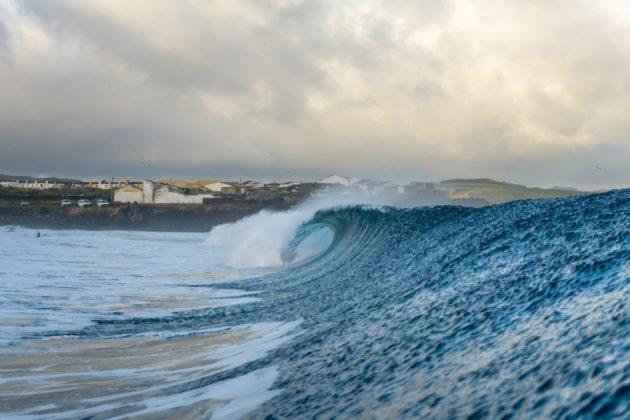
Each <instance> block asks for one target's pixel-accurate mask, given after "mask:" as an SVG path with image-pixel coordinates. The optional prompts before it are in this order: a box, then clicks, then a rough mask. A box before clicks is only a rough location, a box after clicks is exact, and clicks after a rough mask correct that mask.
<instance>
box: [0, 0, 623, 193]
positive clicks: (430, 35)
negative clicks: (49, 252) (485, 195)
mask: <svg viewBox="0 0 630 420" xmlns="http://www.w3.org/2000/svg"><path fill="white" fill-rule="evenodd" d="M629 10H630V7H629V6H627V5H626V2H623V1H617V0H604V1H600V2H587V1H568V0H563V1H557V2H547V1H533V2H520V1H516V0H513V1H500V0H489V1H486V2H483V4H480V3H479V2H473V1H471V0H470V1H446V0H445V1H413V2H412V1H402V0H396V1H387V2H385V1H376V0H368V1H343V2H338V1H299V0H291V1H289V0H285V1H261V0H257V1H255V0H249V1H248V0H238V1H230V2H218V1H217V2H207V1H194V0H190V1H186V2H172V1H167V0H161V1H159V0H155V1H133V2H128V1H122V0H121V1H92V2H84V1H78V0H72V1H71V0H66V1H63V0H60V1H57V2H54V3H53V2H49V1H41V0H40V1H35V0H31V1H28V0H24V1H21V2H19V3H11V2H9V1H7V0H4V1H3V0H0V22H2V25H1V26H0V48H1V49H2V53H1V54H0V83H1V85H2V86H3V92H2V96H3V101H2V102H1V103H0V147H1V148H2V151H3V152H2V153H1V154H0V168H1V169H3V170H4V171H5V172H6V171H8V169H11V170H13V171H20V172H37V171H44V172H52V173H65V174H69V175H73V174H77V175H90V174H95V171H96V172H97V173H96V174H105V173H111V172H113V171H120V172H125V173H126V174H130V175H140V174H142V171H147V170H148V164H151V168H153V169H152V170H154V171H162V172H169V173H180V174H183V175H190V176H198V175H203V174H208V175H216V176H221V175H225V176H238V175H239V174H243V175H258V176H265V175H266V176H268V177H281V176H317V175H320V174H326V173H332V172H340V173H348V174H359V175H374V176H381V177H395V178H416V179H422V178H429V179H431V178H434V179H435V178H441V177H448V176H497V177H500V174H501V173H502V172H503V168H506V167H510V168H512V174H513V177H517V178H516V180H518V181H522V182H531V183H548V184H557V183H574V184H578V185H580V184H581V185H624V184H627V183H628V182H630V173H627V171H625V170H624V167H625V165H626V163H625V160H624V159H623V158H627V157H628V156H630V120H629V119H628V118H627V117H626V115H625V112H624V110H625V109H628V108H629V106H630V95H628V94H627V93H625V92H628V91H630V90H629V89H628V88H629V87H630V71H629V70H630V50H628V48H627V42H625V40H627V39H628V36H630V25H628V23H630V12H629ZM620 156H621V157H623V158H621V159H620ZM595 159H597V162H595ZM595 165H597V166H602V165H604V166H608V167H609V170H608V172H607V174H606V175H605V176H602V175H601V174H598V175H597V176H598V177H599V179H594V174H593V173H592V171H591V169H592V168H593V167H594V166H595ZM4 168H7V169H4Z"/></svg>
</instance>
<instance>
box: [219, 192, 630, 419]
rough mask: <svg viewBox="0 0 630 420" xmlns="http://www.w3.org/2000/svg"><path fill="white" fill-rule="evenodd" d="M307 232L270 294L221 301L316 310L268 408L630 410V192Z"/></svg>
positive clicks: (357, 219)
mask: <svg viewBox="0 0 630 420" xmlns="http://www.w3.org/2000/svg"><path fill="white" fill-rule="evenodd" d="M322 230H327V231H329V232H332V233H331V235H332V236H331V237H329V238H328V240H327V241H323V242H318V241H314V243H315V244H318V245H316V246H307V247H306V248H307V249H308V248H313V249H317V251H313V250H312V249H311V253H310V254H309V257H308V258H306V259H300V258H299V255H300V252H299V248H300V246H301V244H303V243H304V242H305V241H308V238H309V237H312V236H313V235H316V234H317V232H321V231H322ZM296 232H297V233H296V235H294V237H293V239H292V240H290V241H289V242H288V245H286V246H285V248H284V252H283V259H284V261H285V263H289V269H287V270H281V271H278V272H276V273H273V274H270V275H268V276H265V277H263V278H261V279H258V280H257V281H255V282H254V283H253V284H252V285H251V287H252V288H256V289H258V290H265V292H263V295H262V300H261V301H260V302H257V303H256V304H255V305H248V307H247V308H226V309H221V310H220V311H218V312H220V313H221V314H223V315H224V316H228V314H229V317H230V318H234V317H236V318H239V317H241V316H242V317H244V320H251V319H250V317H254V318H256V319H259V318H261V317H262V318H265V317H272V318H278V317H279V318H286V319H303V320H304V324H303V327H304V328H305V330H306V332H305V333H304V334H302V335H300V337H299V338H298V339H296V341H295V342H294V343H293V344H292V345H291V346H289V347H287V348H285V349H283V351H280V352H279V353H277V354H276V355H275V357H274V358H273V360H274V363H278V364H279V365H280V366H281V371H282V374H281V379H280V380H279V383H278V384H277V386H278V387H279V388H281V389H282V390H283V392H281V393H280V394H279V395H278V396H277V397H276V398H274V399H273V400H272V401H270V402H268V403H266V404H265V405H264V406H263V407H262V408H260V409H259V410H258V411H257V412H256V416H258V415H264V414H276V415H277V414H279V413H282V414H283V415H286V416H288V417H294V416H298V417H299V416H302V415H306V414H308V415H322V416H325V417H326V416H328V415H335V414H341V415H343V416H368V417H369V416H373V415H376V416H379V417H380V416H402V417H409V416H413V417H416V416H417V417H453V416H455V417H460V416H472V417H486V416H488V417H492V418H495V417H501V416H506V415H507V416H512V415H515V416H518V417H532V416H543V417H564V416H584V415H589V416H622V415H627V414H628V410H630V357H629V354H630V306H629V299H628V296H629V295H630V191H628V190H625V191H615V192H611V193H606V194H598V195H589V196H581V197H575V198H570V199H563V200H534V201H519V202H513V203H509V204H505V205H501V206H492V207H487V208H482V209H471V208H461V207H447V206H444V207H431V208H428V207H427V208H415V209H397V208H390V207H379V208H375V207H365V206H354V207H347V208H336V209H330V210H320V211H318V212H317V213H316V214H315V215H314V217H313V218H312V219H310V220H309V221H307V222H305V223H304V224H302V225H301V226H300V227H299V228H297V230H296ZM296 258H297V259H298V260H299V263H298V264H294V265H292V264H291V262H292V261H295V259H296ZM221 318H222V317H221V316H219V315H218V314H217V318H216V319H221Z"/></svg>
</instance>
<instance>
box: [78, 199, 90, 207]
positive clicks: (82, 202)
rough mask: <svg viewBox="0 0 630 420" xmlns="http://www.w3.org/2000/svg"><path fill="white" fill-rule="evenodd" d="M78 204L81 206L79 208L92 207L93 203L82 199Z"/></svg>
mask: <svg viewBox="0 0 630 420" xmlns="http://www.w3.org/2000/svg"><path fill="white" fill-rule="evenodd" d="M77 204H78V205H79V207H90V206H91V205H92V202H91V201H90V200H86V199H85V198H82V199H80V200H79V201H77Z"/></svg>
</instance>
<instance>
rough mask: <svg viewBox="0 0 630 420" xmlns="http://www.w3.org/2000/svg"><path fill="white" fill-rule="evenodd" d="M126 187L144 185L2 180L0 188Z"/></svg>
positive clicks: (48, 179) (120, 182) (49, 180)
mask: <svg viewBox="0 0 630 420" xmlns="http://www.w3.org/2000/svg"><path fill="white" fill-rule="evenodd" d="M126 185H142V182H137V181H108V180H103V181H77V180H63V179H55V178H40V179H2V180H0V187H4V188H23V189H32V190H59V189H93V190H111V189H112V188H121V187H123V186H126Z"/></svg>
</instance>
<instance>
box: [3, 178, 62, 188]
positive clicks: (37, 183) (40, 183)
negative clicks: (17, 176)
mask: <svg viewBox="0 0 630 420" xmlns="http://www.w3.org/2000/svg"><path fill="white" fill-rule="evenodd" d="M14 182H15V188H30V189H34V190H47V189H51V188H63V187H65V186H66V184H64V183H63V182H53V181H48V180H47V179H32V180H27V181H14Z"/></svg>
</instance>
